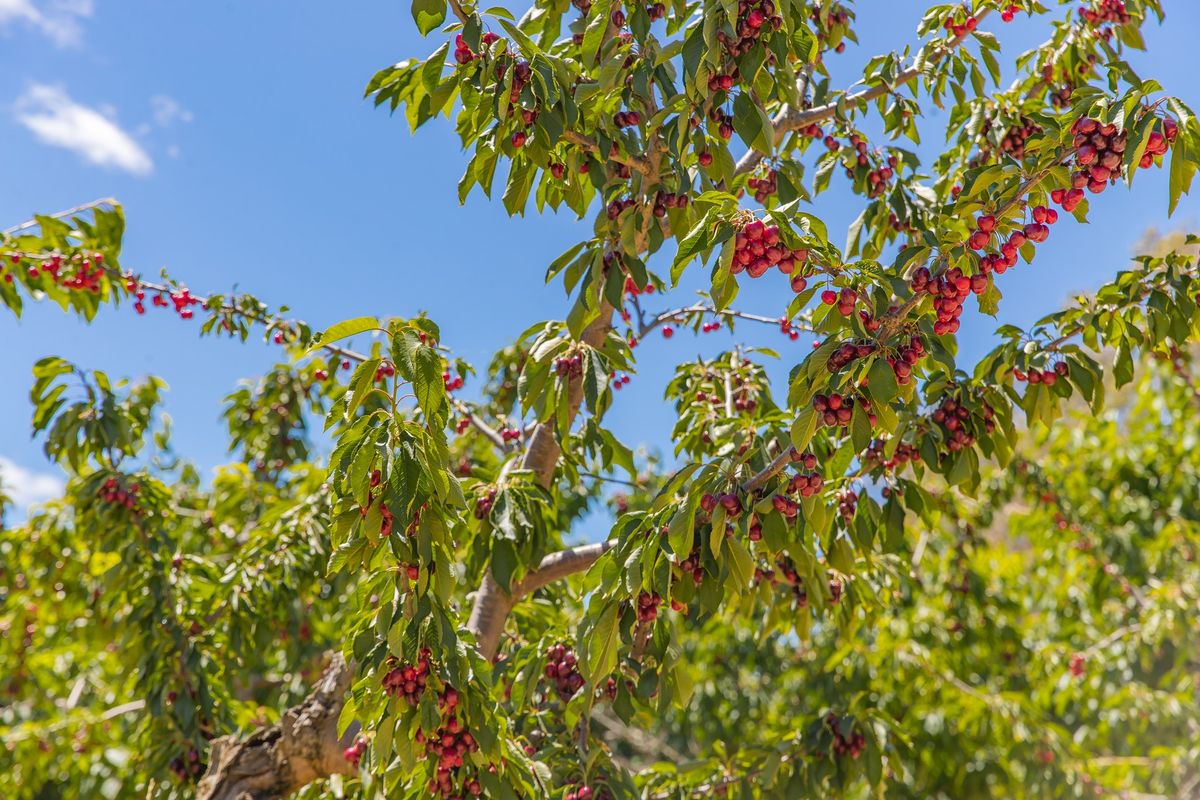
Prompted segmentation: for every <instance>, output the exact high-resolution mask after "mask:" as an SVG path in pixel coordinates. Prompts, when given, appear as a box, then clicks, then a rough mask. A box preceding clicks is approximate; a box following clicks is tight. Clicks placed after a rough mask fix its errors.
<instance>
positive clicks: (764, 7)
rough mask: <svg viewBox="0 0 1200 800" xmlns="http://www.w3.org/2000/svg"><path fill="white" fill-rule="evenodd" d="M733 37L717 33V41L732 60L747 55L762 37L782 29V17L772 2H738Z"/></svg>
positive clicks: (750, 0) (722, 32)
mask: <svg viewBox="0 0 1200 800" xmlns="http://www.w3.org/2000/svg"><path fill="white" fill-rule="evenodd" d="M737 9H738V16H737V24H736V25H735V26H734V35H733V36H730V35H729V34H727V33H725V32H724V31H718V33H717V41H718V42H720V44H721V46H723V47H724V48H725V52H727V53H729V55H730V56H731V57H733V58H737V57H738V56H740V55H742V54H744V53H748V52H749V51H750V50H751V49H752V48H753V47H754V46H755V45H756V44H757V43H758V41H759V39H760V38H762V37H763V36H764V35H768V34H770V33H771V32H772V31H777V30H780V29H781V28H783V17H781V16H780V15H779V14H778V13H776V8H775V3H774V2H773V1H772V0H738V6H737Z"/></svg>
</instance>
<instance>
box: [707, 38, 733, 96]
mask: <svg viewBox="0 0 1200 800" xmlns="http://www.w3.org/2000/svg"><path fill="white" fill-rule="evenodd" d="M722 36H726V34H725V33H724V32H720V33H718V34H717V39H718V40H720V39H721V37H722ZM726 38H728V37H726ZM733 84H734V77H733V75H732V73H731V74H728V75H723V74H720V73H718V74H716V75H709V76H708V90H709V91H710V92H712V93H713V94H716V93H717V92H728V91H729V90H730V89H732V88H733Z"/></svg>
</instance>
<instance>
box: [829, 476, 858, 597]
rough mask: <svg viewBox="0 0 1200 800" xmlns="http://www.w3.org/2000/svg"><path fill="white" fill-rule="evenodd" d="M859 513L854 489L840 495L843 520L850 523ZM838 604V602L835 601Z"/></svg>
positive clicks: (840, 511)
mask: <svg viewBox="0 0 1200 800" xmlns="http://www.w3.org/2000/svg"><path fill="white" fill-rule="evenodd" d="M857 511H858V493H857V492H855V491H854V490H853V489H847V490H846V491H844V492H842V493H841V494H839V495H838V513H839V514H841V515H842V519H843V520H844V521H845V522H847V523H849V522H850V521H851V520H853V519H854V514H855V513H856V512H857ZM835 602H836V601H835Z"/></svg>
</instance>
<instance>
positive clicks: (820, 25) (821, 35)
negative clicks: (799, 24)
mask: <svg viewBox="0 0 1200 800" xmlns="http://www.w3.org/2000/svg"><path fill="white" fill-rule="evenodd" d="M822 6H823V4H822V3H813V6H812V10H811V11H810V12H809V15H808V18H809V19H811V20H812V21H813V22H814V23H816V26H817V40H818V41H820V42H821V43H822V44H824V42H825V39H826V38H827V35H826V32H827V31H828V30H829V29H831V28H833V27H834V26H837V25H840V26H841V27H843V28H844V27H846V26H848V25H849V24H850V14H848V13H847V12H846V9H845V8H844V7H843V6H842V5H841V4H840V3H834V4H833V5H832V6H830V8H829V11H828V12H827V13H826V14H824V15H822ZM822 16H824V18H822ZM833 52H835V53H844V52H846V43H845V42H838V45H837V47H835V48H833Z"/></svg>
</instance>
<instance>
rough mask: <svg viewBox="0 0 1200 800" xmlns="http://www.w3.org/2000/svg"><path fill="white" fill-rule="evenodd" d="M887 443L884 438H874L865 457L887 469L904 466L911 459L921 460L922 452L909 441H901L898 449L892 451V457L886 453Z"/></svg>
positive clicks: (897, 446)
mask: <svg viewBox="0 0 1200 800" xmlns="http://www.w3.org/2000/svg"><path fill="white" fill-rule="evenodd" d="M886 447H887V443H886V442H884V440H883V439H872V440H871V443H870V444H868V445H867V451H866V453H864V454H863V457H864V458H865V459H866V460H867V461H869V462H871V463H873V464H878V465H880V466H882V467H883V468H884V469H886V470H892V469H895V468H896V467H902V466H904V465H905V464H907V463H909V462H910V461H920V460H921V452H920V451H919V450H918V449H917V448H916V447H915V446H914V445H911V444H909V443H908V442H900V444H898V445H896V451H895V452H894V453H892V457H891V458H888V456H887V454H886Z"/></svg>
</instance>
